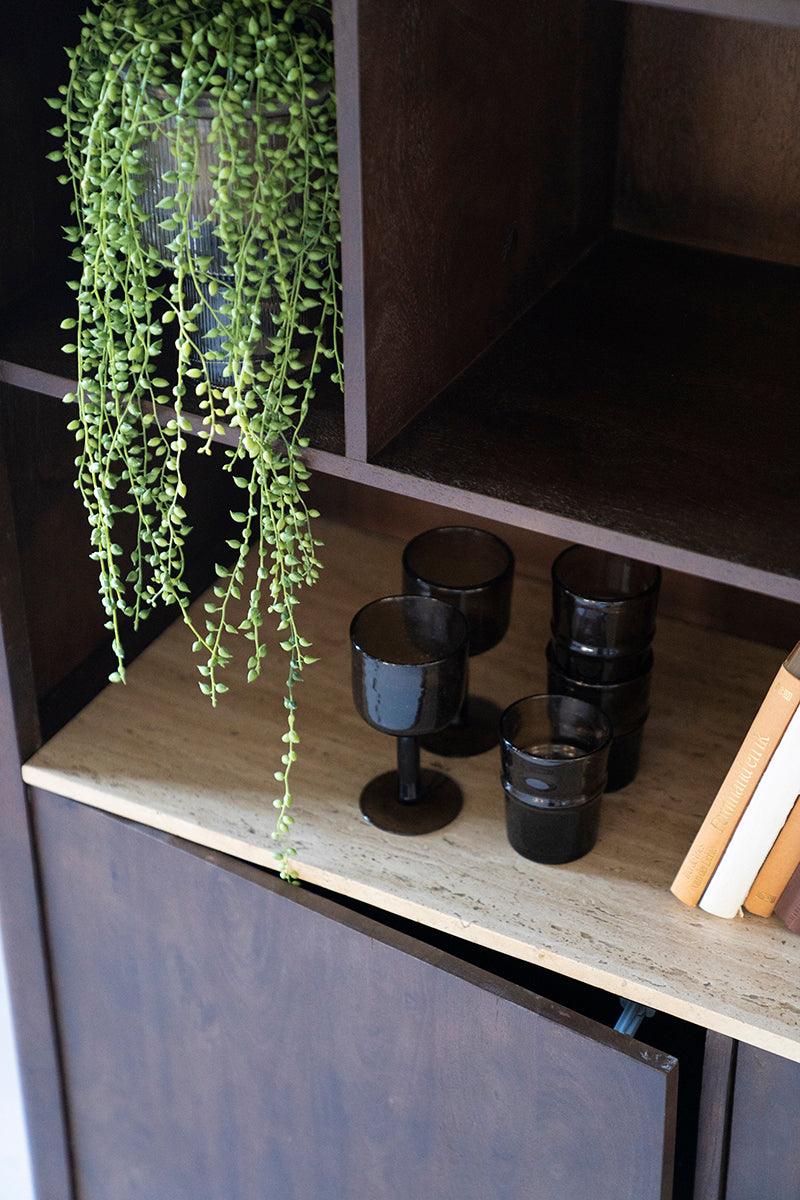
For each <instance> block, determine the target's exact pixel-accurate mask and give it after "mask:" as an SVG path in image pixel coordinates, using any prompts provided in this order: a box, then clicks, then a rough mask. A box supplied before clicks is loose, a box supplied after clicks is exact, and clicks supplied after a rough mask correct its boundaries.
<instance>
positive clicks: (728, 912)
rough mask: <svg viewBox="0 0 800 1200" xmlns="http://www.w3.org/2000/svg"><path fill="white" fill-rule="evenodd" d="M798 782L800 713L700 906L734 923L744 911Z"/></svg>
mask: <svg viewBox="0 0 800 1200" xmlns="http://www.w3.org/2000/svg"><path fill="white" fill-rule="evenodd" d="M798 777H800V709H798V711H797V712H796V713H795V714H794V716H793V717H792V719H791V721H790V722H789V725H788V727H787V729H786V730H785V732H784V735H783V737H782V738H781V740H780V741H779V742H778V745H777V746H776V748H775V753H774V754H773V755H772V758H771V759H770V760H769V762H768V764H767V766H766V769H765V770H764V773H763V774H762V776H761V778H760V779H759V781H758V785H757V787H756V790H755V792H754V793H753V795H752V798H751V800H750V803H749V804H748V805H747V808H746V809H745V810H744V812H743V813H742V817H741V820H740V821H739V823H738V825H737V826H736V828H735V829H734V831H733V836H732V838H731V839H730V841H729V842H728V844H727V846H726V847H725V853H724V854H723V856H722V858H721V859H720V861H719V865H718V867H717V869H716V871H715V872H714V874H713V875H712V876H711V882H710V883H709V885H708V887H707V888H706V890H705V891H704V892H703V898H702V900H701V901H700V907H701V908H702V909H703V911H704V912H707V913H711V914H712V915H713V916H715V917H727V918H728V920H730V919H731V918H732V917H735V916H736V915H737V914H738V913H740V912H741V908H742V905H743V904H744V901H745V897H746V896H747V893H748V892H749V891H750V888H751V887H752V886H753V881H754V880H755V877H756V875H757V874H758V872H759V870H760V869H761V867H762V866H763V864H764V860H765V859H766V857H767V855H768V854H769V852H770V850H771V849H772V847H773V845H774V844H775V840H776V838H777V837H778V834H779V833H780V832H781V830H782V829H783V828H784V826H785V824H786V821H787V819H788V817H789V814H790V813H791V811H792V808H793V806H794V802H795V799H796V797H797V786H798Z"/></svg>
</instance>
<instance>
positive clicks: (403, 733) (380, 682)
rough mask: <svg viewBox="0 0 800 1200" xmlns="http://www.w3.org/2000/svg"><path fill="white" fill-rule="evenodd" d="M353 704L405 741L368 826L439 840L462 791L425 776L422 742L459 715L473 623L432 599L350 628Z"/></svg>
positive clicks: (367, 798) (373, 615) (389, 600)
mask: <svg viewBox="0 0 800 1200" xmlns="http://www.w3.org/2000/svg"><path fill="white" fill-rule="evenodd" d="M350 643H351V648H352V671H353V699H354V700H355V705H356V708H357V709H358V711H359V713H360V714H361V716H362V717H363V718H364V720H365V721H366V722H367V723H368V724H369V725H371V726H372V727H373V729H379V730H380V731H381V733H388V734H391V735H392V736H393V737H395V738H397V770H396V771H387V772H386V773H385V774H383V775H378V776H377V778H375V779H373V780H371V782H370V783H368V784H367V785H366V787H365V788H364V790H363V791H362V793H361V798H360V801H359V804H360V807H361V812H362V815H363V816H364V819H365V820H367V821H369V822H370V824H372V825H377V826H378V828H379V829H386V830H388V831H389V832H390V833H405V834H418V833H432V832H433V830H434V829H441V828H442V827H443V826H444V825H449V823H450V822H451V821H452V820H453V819H454V818H455V817H456V816H457V815H458V813H459V812H460V811H461V803H462V797H461V789H460V788H459V787H458V785H457V784H456V783H455V782H454V781H453V780H452V779H450V777H449V776H448V775H445V774H443V773H442V772H441V771H431V770H427V769H426V770H421V769H420V765H419V740H418V739H419V738H420V737H421V736H423V735H425V734H430V733H435V732H436V731H437V730H439V729H443V728H444V727H445V726H446V725H448V724H449V723H450V721H452V720H453V718H454V717H455V716H456V715H457V714H458V712H459V709H460V708H461V704H462V702H463V699H464V691H465V689H466V681H467V622H466V620H465V619H464V617H463V616H462V615H461V613H460V612H458V610H457V609H455V608H453V607H451V606H450V605H449V604H443V603H442V602H441V601H440V600H436V599H433V598H432V597H430V596H387V597H385V598H384V599H383V600H375V601H373V602H372V603H371V604H367V605H366V607H365V608H362V609H361V610H360V612H358V613H356V615H355V617H354V618H353V621H352V624H351V626H350Z"/></svg>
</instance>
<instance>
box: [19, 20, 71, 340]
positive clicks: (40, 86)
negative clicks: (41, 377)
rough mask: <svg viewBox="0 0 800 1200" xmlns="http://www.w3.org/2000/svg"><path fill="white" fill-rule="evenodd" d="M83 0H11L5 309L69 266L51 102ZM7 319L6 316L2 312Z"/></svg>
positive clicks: (63, 72)
mask: <svg viewBox="0 0 800 1200" xmlns="http://www.w3.org/2000/svg"><path fill="white" fill-rule="evenodd" d="M83 7H84V5H83V3H82V2H81V0H59V2H58V3H54V2H53V0H4V3H3V38H2V40H0V162H2V164H3V186H2V188H0V229H2V231H3V245H2V254H1V255H0V313H2V312H3V311H6V312H12V313H13V311H14V310H15V309H16V307H17V305H18V303H19V301H20V298H21V297H22V296H24V295H25V294H26V293H27V292H29V291H30V290H31V289H32V288H34V287H35V286H36V283H37V281H38V280H39V279H40V278H41V277H42V275H43V274H45V273H46V272H49V271H52V270H53V268H54V265H55V264H56V263H58V264H59V269H60V271H61V272H62V273H63V272H64V270H65V269H66V262H67V248H66V246H65V244H64V241H63V234H62V229H61V227H62V225H63V224H65V223H66V221H67V219H68V215H69V211H68V194H67V191H66V189H65V188H62V187H61V186H60V185H59V184H58V183H57V181H56V176H57V175H58V173H59V169H58V167H56V166H55V164H54V163H52V162H48V161H47V159H46V155H47V154H48V153H49V152H50V151H51V150H52V149H53V148H54V147H55V145H56V143H55V142H54V141H53V139H52V138H51V137H49V136H48V134H47V129H48V128H49V127H50V126H53V125H56V124H57V123H58V116H57V114H56V113H54V112H53V110H52V109H50V108H48V107H47V105H46V104H45V101H44V97H45V96H53V95H55V92H56V89H57V87H58V85H59V84H61V83H63V82H64V81H65V79H66V76H67V60H66V55H65V53H64V46H71V45H74V44H75V42H76V41H77V39H78V36H79V25H78V14H79V13H80V12H81V11H82V9H83ZM0 320H2V318H0Z"/></svg>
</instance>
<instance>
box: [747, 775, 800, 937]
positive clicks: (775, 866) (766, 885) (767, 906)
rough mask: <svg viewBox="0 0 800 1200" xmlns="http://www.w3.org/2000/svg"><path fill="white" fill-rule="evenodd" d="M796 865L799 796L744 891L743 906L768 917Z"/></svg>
mask: <svg viewBox="0 0 800 1200" xmlns="http://www.w3.org/2000/svg"><path fill="white" fill-rule="evenodd" d="M798 865H800V796H798V797H797V798H796V799H795V802H794V807H793V808H792V811H791V812H790V813H789V816H788V819H787V821H786V824H785V825H784V827H783V829H782V830H781V831H780V833H779V834H778V836H777V838H776V839H775V844H774V845H773V847H772V849H771V850H770V852H769V854H768V855H767V857H766V860H765V862H764V865H763V867H762V868H761V870H760V871H759V872H758V874H757V875H756V877H755V879H754V881H753V886H752V887H751V888H750V891H749V892H748V893H747V899H746V900H745V902H744V906H745V908H746V909H747V911H748V912H751V913H753V914H754V916H756V917H771V916H772V913H773V912H774V910H775V905H776V904H777V902H778V899H779V897H780V895H781V893H782V892H783V891H784V889H785V887H786V885H787V883H788V882H789V880H790V879H791V877H792V874H793V872H794V869H795V867H797V866H798Z"/></svg>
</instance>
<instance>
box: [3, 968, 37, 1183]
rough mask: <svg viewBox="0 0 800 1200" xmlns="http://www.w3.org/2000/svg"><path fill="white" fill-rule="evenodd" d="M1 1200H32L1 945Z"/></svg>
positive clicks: (23, 1120)
mask: <svg viewBox="0 0 800 1200" xmlns="http://www.w3.org/2000/svg"><path fill="white" fill-rule="evenodd" d="M0 1200H33V1187H32V1184H31V1171H30V1162H29V1160H28V1145H27V1139H26V1135H25V1117H24V1114H23V1111H22V1097H21V1094H20V1087H19V1072H18V1070H17V1056H16V1052H15V1049H14V1038H13V1034H12V1031H11V1012H10V1008H9V1001H8V981H7V979H6V966H5V958H4V956H3V950H2V945H0Z"/></svg>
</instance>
